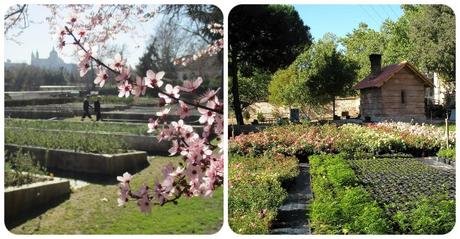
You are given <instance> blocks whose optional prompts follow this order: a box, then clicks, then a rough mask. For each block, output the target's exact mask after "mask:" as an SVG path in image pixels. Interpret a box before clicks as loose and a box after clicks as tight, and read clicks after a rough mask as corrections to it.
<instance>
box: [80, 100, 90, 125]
mask: <svg viewBox="0 0 460 239" xmlns="http://www.w3.org/2000/svg"><path fill="white" fill-rule="evenodd" d="M89 107H91V106H90V105H89V101H88V97H85V100H84V101H83V116H82V117H81V121H83V120H84V119H85V117H86V116H88V117H89V118H90V119H91V120H92V118H91V114H90V113H89Z"/></svg>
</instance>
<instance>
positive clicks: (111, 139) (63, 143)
mask: <svg viewBox="0 0 460 239" xmlns="http://www.w3.org/2000/svg"><path fill="white" fill-rule="evenodd" d="M5 144H17V145H28V146H39V147H44V148H50V149H66V150H72V151H75V152H89V153H100V154H114V153H124V152H127V151H128V148H127V147H126V145H125V144H124V143H123V142H122V141H121V140H120V139H119V138H118V137H116V136H111V135H98V134H90V133H79V134H72V133H69V132H67V131H60V132H58V131H38V130H35V129H28V128H8V127H7V128H5Z"/></svg>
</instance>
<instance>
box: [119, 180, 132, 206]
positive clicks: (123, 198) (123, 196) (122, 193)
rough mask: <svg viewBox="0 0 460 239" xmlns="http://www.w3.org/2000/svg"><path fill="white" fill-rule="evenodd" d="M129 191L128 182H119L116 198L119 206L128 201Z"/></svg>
mask: <svg viewBox="0 0 460 239" xmlns="http://www.w3.org/2000/svg"><path fill="white" fill-rule="evenodd" d="M129 191H130V188H129V184H128V183H120V184H119V191H118V195H119V198H118V200H117V202H118V206H119V207H121V206H124V205H125V204H126V203H127V202H128V197H129Z"/></svg>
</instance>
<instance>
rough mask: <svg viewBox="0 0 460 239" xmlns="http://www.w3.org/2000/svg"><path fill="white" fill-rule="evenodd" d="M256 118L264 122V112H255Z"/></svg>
mask: <svg viewBox="0 0 460 239" xmlns="http://www.w3.org/2000/svg"><path fill="white" fill-rule="evenodd" d="M257 120H258V121H259V122H260V123H262V122H264V121H265V116H264V114H262V113H260V112H259V113H257Z"/></svg>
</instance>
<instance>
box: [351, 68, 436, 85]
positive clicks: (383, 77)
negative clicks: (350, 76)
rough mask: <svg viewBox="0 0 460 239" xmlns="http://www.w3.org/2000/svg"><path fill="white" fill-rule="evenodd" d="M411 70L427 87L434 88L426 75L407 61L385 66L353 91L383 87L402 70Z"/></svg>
mask: <svg viewBox="0 0 460 239" xmlns="http://www.w3.org/2000/svg"><path fill="white" fill-rule="evenodd" d="M406 66H407V68H408V69H410V70H411V71H412V72H413V73H414V74H415V75H416V76H418V78H419V79H420V80H422V81H423V83H424V85H425V86H428V87H434V85H433V83H431V82H430V80H428V79H427V78H426V77H425V76H424V75H422V74H421V73H420V72H419V71H418V70H417V69H416V68H415V67H414V66H413V65H412V64H410V63H409V62H407V61H403V62H401V63H398V64H392V65H388V66H385V67H384V68H383V69H382V70H381V71H380V73H379V74H378V75H375V76H374V75H372V74H371V75H369V76H367V77H366V78H364V80H362V81H360V82H359V83H358V84H356V85H355V86H354V87H353V89H355V90H361V89H365V88H371V87H381V86H382V85H383V84H384V83H385V82H387V81H388V80H389V79H391V77H393V75H394V74H396V73H398V72H399V71H400V70H401V69H403V68H404V67H406Z"/></svg>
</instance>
